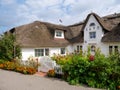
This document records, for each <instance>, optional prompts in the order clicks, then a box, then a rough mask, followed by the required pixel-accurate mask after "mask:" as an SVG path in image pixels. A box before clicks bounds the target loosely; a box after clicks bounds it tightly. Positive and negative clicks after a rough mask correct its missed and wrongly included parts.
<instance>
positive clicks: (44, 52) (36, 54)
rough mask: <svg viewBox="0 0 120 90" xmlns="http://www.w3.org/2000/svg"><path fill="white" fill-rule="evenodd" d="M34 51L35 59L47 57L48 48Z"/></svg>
mask: <svg viewBox="0 0 120 90" xmlns="http://www.w3.org/2000/svg"><path fill="white" fill-rule="evenodd" d="M34 51H35V57H42V56H49V48H36V49H35V50H34ZM36 51H37V52H36ZM41 51H42V52H41ZM46 51H48V52H46Z"/></svg>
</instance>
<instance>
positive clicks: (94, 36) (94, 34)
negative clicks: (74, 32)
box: [89, 31, 96, 39]
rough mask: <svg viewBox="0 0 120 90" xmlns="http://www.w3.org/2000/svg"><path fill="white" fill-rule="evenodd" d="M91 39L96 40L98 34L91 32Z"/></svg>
mask: <svg viewBox="0 0 120 90" xmlns="http://www.w3.org/2000/svg"><path fill="white" fill-rule="evenodd" d="M89 38H90V39H95V38H96V32H95V31H93V32H89Z"/></svg>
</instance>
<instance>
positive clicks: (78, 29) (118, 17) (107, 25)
mask: <svg viewBox="0 0 120 90" xmlns="http://www.w3.org/2000/svg"><path fill="white" fill-rule="evenodd" d="M90 15H93V16H94V17H95V18H96V20H97V21H98V22H99V24H100V25H101V26H102V28H103V30H104V31H105V32H110V31H112V30H113V29H114V28H115V27H116V26H117V25H118V24H119V23H120V13H115V14H112V15H108V16H104V17H100V16H98V15H97V14H95V13H90V14H88V16H87V18H86V19H85V20H84V21H83V22H80V23H77V24H74V25H70V26H68V27H70V29H71V30H70V31H71V32H72V34H73V36H74V38H73V40H74V42H83V41H84V40H83V37H84V36H83V30H84V28H85V26H86V24H87V21H88V19H89V17H90ZM116 28H117V27H116ZM107 37H109V35H107V36H106V38H107ZM115 37H116V38H117V36H116V35H115ZM114 41H115V40H114Z"/></svg>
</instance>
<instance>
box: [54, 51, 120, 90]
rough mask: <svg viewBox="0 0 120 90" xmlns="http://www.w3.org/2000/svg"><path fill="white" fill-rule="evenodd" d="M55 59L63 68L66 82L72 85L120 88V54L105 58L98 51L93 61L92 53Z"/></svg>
mask: <svg viewBox="0 0 120 90" xmlns="http://www.w3.org/2000/svg"><path fill="white" fill-rule="evenodd" d="M54 59H55V60H56V62H57V63H58V64H60V65H61V66H62V67H63V71H64V77H65V80H67V81H68V82H69V83H70V84H85V85H88V86H90V87H96V88H104V89H108V90H117V88H118V87H119V86H120V55H119V54H117V55H110V56H108V57H105V56H104V55H103V54H101V52H100V50H99V49H98V50H97V52H96V53H95V55H94V58H93V56H92V60H90V59H91V55H90V53H88V54H87V55H81V54H72V55H67V56H64V57H62V56H60V57H59V56H58V57H57V56H56V57H54ZM93 59H94V60H93Z"/></svg>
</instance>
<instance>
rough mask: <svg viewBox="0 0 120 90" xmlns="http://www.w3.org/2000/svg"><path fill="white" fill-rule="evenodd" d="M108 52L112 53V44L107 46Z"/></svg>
mask: <svg viewBox="0 0 120 90" xmlns="http://www.w3.org/2000/svg"><path fill="white" fill-rule="evenodd" d="M109 54H112V46H109Z"/></svg>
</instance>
